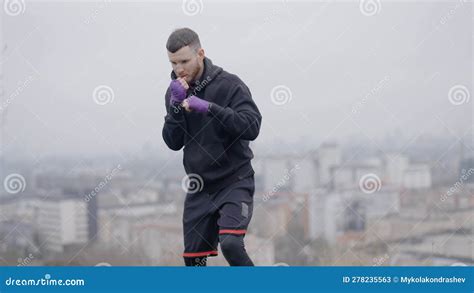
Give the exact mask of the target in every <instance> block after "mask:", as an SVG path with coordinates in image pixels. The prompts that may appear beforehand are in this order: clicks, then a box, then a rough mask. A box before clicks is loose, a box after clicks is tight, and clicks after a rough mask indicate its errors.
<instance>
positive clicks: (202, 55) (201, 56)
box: [197, 48, 206, 59]
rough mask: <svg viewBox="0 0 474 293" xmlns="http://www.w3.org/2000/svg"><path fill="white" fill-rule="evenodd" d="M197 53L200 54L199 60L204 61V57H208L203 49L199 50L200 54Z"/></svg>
mask: <svg viewBox="0 0 474 293" xmlns="http://www.w3.org/2000/svg"><path fill="white" fill-rule="evenodd" d="M197 53H198V56H199V58H201V59H204V57H206V55H205V52H204V49H203V48H199V50H198V52H197Z"/></svg>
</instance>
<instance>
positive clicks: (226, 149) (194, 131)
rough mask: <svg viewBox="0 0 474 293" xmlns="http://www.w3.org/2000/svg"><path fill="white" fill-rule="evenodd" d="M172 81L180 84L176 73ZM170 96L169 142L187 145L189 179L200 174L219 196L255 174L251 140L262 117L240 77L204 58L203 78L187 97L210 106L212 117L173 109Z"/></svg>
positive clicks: (166, 134) (166, 132)
mask: <svg viewBox="0 0 474 293" xmlns="http://www.w3.org/2000/svg"><path fill="white" fill-rule="evenodd" d="M171 78H172V79H176V75H175V74H174V72H171ZM170 95H171V92H170V88H169V87H168V89H167V91H166V95H165V104H166V111H167V114H166V116H165V123H164V126H163V131H162V135H163V139H164V141H165V143H166V144H167V145H168V147H169V148H170V149H172V150H175V151H178V150H180V149H181V148H182V147H183V146H184V150H183V165H184V169H185V171H186V174H188V175H190V174H197V175H199V176H200V177H201V178H202V180H203V186H202V190H204V191H207V192H210V193H213V192H216V191H218V190H220V189H221V188H223V187H225V186H227V185H228V184H231V183H233V182H236V181H238V180H241V179H243V178H246V177H248V176H251V175H253V174H254V173H255V172H254V170H253V168H252V165H251V163H250V161H251V159H252V158H253V152H252V150H251V149H250V147H249V141H251V140H254V139H256V138H257V136H258V134H259V131H260V125H261V122H262V115H261V114H260V111H259V110H258V108H257V105H256V104H255V102H254V101H253V99H252V95H251V93H250V90H249V88H248V87H247V86H246V85H245V84H244V82H243V81H242V80H240V78H239V77H238V76H236V75H234V74H231V73H228V72H226V71H225V70H223V69H222V68H221V67H219V66H216V65H214V64H212V61H211V60H210V59H209V58H205V59H204V70H203V73H202V75H201V77H200V79H199V80H198V81H196V83H195V84H194V85H190V88H189V90H188V91H187V96H191V95H195V96H197V97H199V98H201V99H204V100H206V101H208V102H209V103H210V107H209V110H208V112H207V113H195V112H187V111H185V110H184V109H183V108H182V107H180V106H177V105H172V104H170Z"/></svg>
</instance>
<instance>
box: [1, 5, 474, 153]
mask: <svg viewBox="0 0 474 293" xmlns="http://www.w3.org/2000/svg"><path fill="white" fill-rule="evenodd" d="M365 2H367V1H362V3H361V2H359V1H350V2H332V1H329V2H291V1H289V2H283V1H280V2H278V1H275V2H260V3H258V4H255V3H250V2H233V3H227V2H226V3H218V2H217V1H206V0H203V1H194V3H190V2H189V1H184V2H183V1H176V2H161V3H159V2H135V1H130V2H116V1H112V2H104V1H97V2H86V3H84V2H78V1H76V2H73V1H67V2H58V1H57V2H39V3H38V2H33V1H26V2H23V3H22V2H21V1H20V10H21V11H20V12H17V11H15V10H14V9H15V8H14V7H12V8H4V10H3V11H2V25H3V27H2V28H3V33H4V41H5V43H6V44H7V49H6V51H5V53H4V56H3V57H2V66H3V72H4V79H5V80H4V86H5V96H4V102H3V108H4V109H3V111H2V112H1V113H0V115H3V116H5V115H6V125H3V127H4V130H5V135H4V140H3V146H4V151H6V152H8V151H10V152H20V153H21V152H22V151H24V152H32V153H35V154H41V155H45V154H59V153H64V154H93V153H106V152H117V151H118V152H121V151H123V150H130V151H139V150H140V149H141V148H142V146H143V145H144V144H145V143H148V144H152V145H154V146H156V147H159V148H160V149H163V155H164V156H165V155H168V152H171V151H170V150H167V148H166V146H165V144H164V142H163V140H162V138H161V129H162V126H163V121H164V120H163V117H164V115H165V108H164V92H165V90H166V87H167V86H168V84H169V73H170V70H171V66H170V64H169V62H168V59H167V55H166V49H165V46H164V45H165V42H166V40H167V37H168V35H169V34H170V32H171V31H172V30H173V29H175V28H178V27H185V26H187V27H190V28H192V29H194V30H195V31H196V32H198V34H199V35H200V38H201V43H202V45H203V47H204V49H205V51H206V55H207V56H208V57H209V58H211V59H212V60H213V62H214V63H215V64H217V65H220V66H222V67H223V68H224V69H225V70H227V71H229V72H232V73H235V74H237V75H239V76H240V77H241V79H242V80H243V81H244V82H246V83H247V85H248V86H249V87H250V89H251V91H252V94H253V98H254V99H255V101H256V103H257V105H258V106H259V108H260V110H261V112H262V114H263V125H262V130H261V135H260V137H259V138H258V139H257V142H256V145H257V146H258V147H267V146H271V145H272V144H273V143H274V142H275V141H283V142H293V141H297V140H300V139H301V138H302V137H305V141H307V142H308V143H315V142H321V141H335V140H336V141H337V140H340V139H344V138H347V137H348V136H360V137H368V138H380V137H383V136H384V135H386V134H387V133H393V132H394V131H395V130H397V129H398V130H401V131H402V132H403V133H404V134H405V135H406V137H405V138H403V139H406V140H407V142H408V141H409V140H410V139H412V138H413V137H415V136H416V135H419V134H425V133H426V134H439V135H447V137H451V138H453V139H455V137H456V136H457V137H460V136H462V135H466V134H467V135H470V132H469V130H470V129H471V128H472V113H473V112H472V110H473V106H472V105H473V103H474V102H473V101H472V94H473V88H472V66H473V58H472V53H473V48H472V41H473V30H472V27H473V13H472V3H464V2H460V1H447V2H435V3H429V2H420V1H405V2H402V3H400V2H389V1H372V3H368V4H367V5H365V4H366V3H365ZM371 4H374V5H371ZM22 5H23V7H22ZM8 9H11V10H8ZM20 85H23V86H20ZM101 85H105V86H108V87H109V88H110V89H112V90H113V99H112V98H110V99H109V100H106V101H105V102H108V103H106V104H105V105H99V104H98V103H97V99H96V100H94V98H93V94H94V90H95V89H97V90H98V91H100V88H97V87H98V86H101ZM450 91H451V96H450V95H449V93H450ZM272 92H273V94H274V96H273V98H272V95H271V94H272ZM96 93H97V91H96ZM109 97H111V96H109ZM6 99H8V100H9V101H8V103H7V104H5V100H6ZM99 102H103V100H101V101H99ZM5 109H6V111H5ZM466 132H467V133H466ZM401 139H402V138H401Z"/></svg>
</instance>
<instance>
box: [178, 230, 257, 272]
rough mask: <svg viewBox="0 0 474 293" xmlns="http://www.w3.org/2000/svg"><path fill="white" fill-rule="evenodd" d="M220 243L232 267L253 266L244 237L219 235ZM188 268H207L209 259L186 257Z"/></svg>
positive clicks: (185, 261)
mask: <svg viewBox="0 0 474 293" xmlns="http://www.w3.org/2000/svg"><path fill="white" fill-rule="evenodd" d="M219 242H220V245H221V250H222V253H223V254H224V257H225V259H226V260H227V262H228V263H229V265H231V266H253V265H254V264H253V262H252V260H251V259H250V258H249V256H248V254H247V251H245V245H244V236H243V235H234V234H223V235H219ZM184 263H185V264H186V266H206V265H207V257H206V256H204V257H185V258H184Z"/></svg>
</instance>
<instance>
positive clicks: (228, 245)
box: [219, 234, 245, 255]
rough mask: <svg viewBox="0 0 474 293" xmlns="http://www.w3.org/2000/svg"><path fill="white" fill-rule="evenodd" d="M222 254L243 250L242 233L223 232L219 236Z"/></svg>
mask: <svg viewBox="0 0 474 293" xmlns="http://www.w3.org/2000/svg"><path fill="white" fill-rule="evenodd" d="M219 242H220V245H221V250H222V253H223V254H231V255H232V254H233V253H239V252H241V251H245V247H244V239H243V235H232V234H228V235H227V234H224V235H220V236H219Z"/></svg>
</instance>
